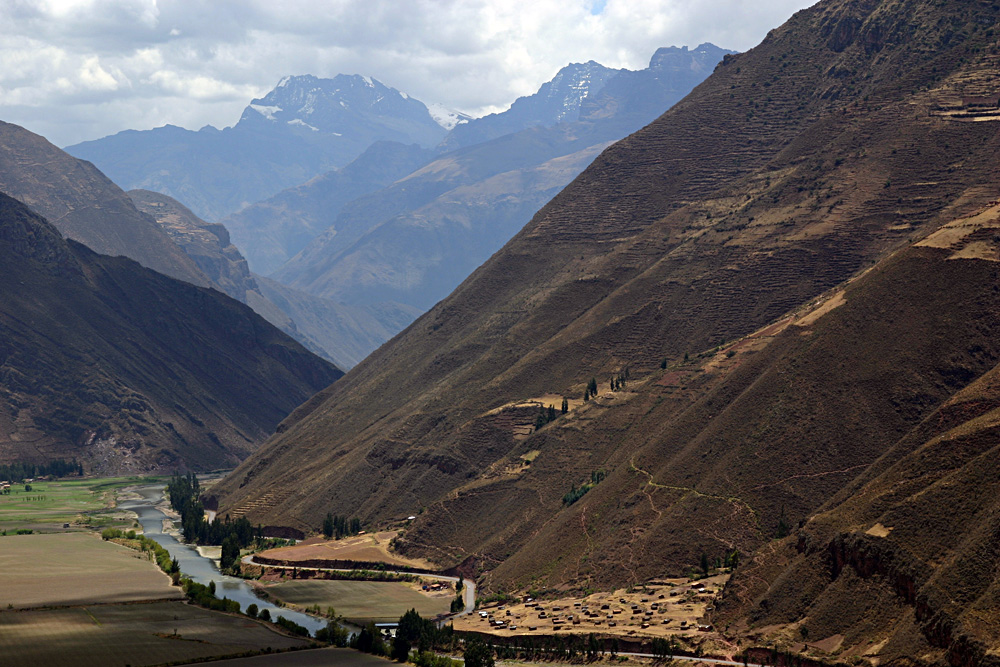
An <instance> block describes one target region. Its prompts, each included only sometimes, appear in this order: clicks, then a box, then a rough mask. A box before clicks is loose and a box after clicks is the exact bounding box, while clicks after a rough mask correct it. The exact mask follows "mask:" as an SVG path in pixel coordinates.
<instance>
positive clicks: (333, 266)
mask: <svg viewBox="0 0 1000 667" xmlns="http://www.w3.org/2000/svg"><path fill="white" fill-rule="evenodd" d="M726 53H728V52H727V51H725V50H724V49H719V48H718V47H714V46H712V45H703V47H699V49H698V50H696V51H694V52H689V51H688V50H687V49H686V48H684V49H675V48H671V49H660V50H659V51H657V54H656V55H655V56H654V57H653V59H652V61H651V64H650V68H648V69H645V70H641V71H638V72H626V71H621V72H617V71H614V70H606V69H605V68H601V67H600V66H599V65H596V64H590V65H588V66H586V67H585V66H570V67H568V68H566V69H564V70H563V71H562V72H560V74H559V75H558V76H557V77H556V78H555V79H553V80H552V81H550V82H548V83H546V84H545V85H544V86H543V87H542V90H540V91H539V92H538V93H537V94H536V95H534V96H532V97H530V98H522V99H521V100H518V102H516V103H515V104H514V106H512V107H511V109H510V110H509V111H507V112H504V114H500V115H498V116H496V117H493V116H488V117H486V118H485V119H480V120H475V121H470V122H469V123H468V124H465V125H460V126H457V127H456V128H455V129H454V130H453V131H452V135H454V134H455V133H456V132H459V130H460V129H463V128H472V129H470V132H473V134H468V135H465V136H468V137H472V136H479V137H480V138H485V137H488V136H492V130H490V131H487V130H485V129H484V130H482V131H481V132H480V130H474V128H475V127H479V124H481V123H486V126H485V127H488V128H493V129H494V130H496V134H499V133H501V130H502V131H510V130H514V129H521V128H522V127H527V128H530V129H523V130H521V131H519V132H513V133H509V134H506V135H504V136H501V137H499V138H496V139H493V140H491V141H487V142H485V143H480V144H477V145H474V146H469V147H467V148H463V149H460V150H456V151H452V152H450V153H446V154H445V155H442V156H440V157H438V158H437V159H435V160H434V161H433V162H430V163H429V164H427V165H425V166H423V167H421V168H420V169H418V170H416V171H414V172H413V173H412V174H409V175H407V176H406V177H405V178H400V179H399V180H398V181H397V182H395V183H393V184H392V185H390V186H389V187H387V188H384V189H382V190H379V191H378V192H374V193H372V194H371V195H368V196H365V197H360V198H358V199H356V200H355V201H353V202H351V203H349V204H347V205H345V206H343V208H341V209H340V211H339V213H337V214H336V216H335V217H334V215H333V214H334V210H332V209H331V210H330V212H329V213H328V216H329V217H328V224H329V225H330V226H329V229H328V230H327V231H326V232H324V233H323V234H322V235H321V236H319V237H318V238H317V239H316V240H315V241H313V242H311V243H310V244H309V245H308V246H307V247H306V248H305V249H303V250H302V252H301V253H300V254H299V255H297V256H296V257H294V258H292V259H291V260H290V261H289V262H288V263H287V264H286V265H285V266H283V267H282V268H281V269H280V270H278V271H277V272H276V273H275V274H274V277H275V278H276V279H278V280H280V281H282V282H284V283H286V284H289V285H292V286H294V287H296V288H298V289H301V290H304V291H307V292H310V293H312V294H316V295H318V296H322V297H325V298H328V299H334V300H340V301H346V302H349V303H356V304H369V303H374V302H380V301H384V300H391V301H396V302H402V303H405V304H408V305H410V306H413V307H416V308H419V309H421V310H426V309H427V308H429V307H430V306H431V305H433V304H435V303H436V302H438V301H439V300H441V299H442V298H444V297H445V296H446V295H447V294H448V293H449V292H451V290H453V289H454V288H455V287H456V286H457V285H458V284H459V283H460V282H461V281H462V280H463V279H464V278H465V277H466V276H468V275H469V273H471V271H472V270H473V269H474V268H475V267H477V266H479V265H480V264H481V263H482V262H484V261H485V260H486V259H487V258H488V257H489V256H490V255H492V254H493V253H494V252H496V251H497V250H499V249H500V247H502V245H503V244H504V243H505V242H506V241H507V240H509V239H510V238H511V237H512V236H513V235H514V234H515V233H516V232H517V231H519V230H520V229H521V228H522V227H523V226H524V225H525V224H526V223H527V222H528V220H530V218H531V216H532V215H533V214H534V213H535V212H536V211H537V210H538V209H539V208H540V207H541V206H542V205H543V204H544V203H545V202H547V201H548V200H549V199H551V197H552V196H553V195H554V194H555V193H556V192H558V191H559V190H561V189H562V187H563V186H565V185H566V184H567V183H569V182H570V181H571V180H572V179H573V178H574V177H575V176H576V175H577V174H578V173H579V172H580V171H581V170H582V169H583V168H584V167H585V166H587V165H588V164H589V163H590V162H591V161H592V160H593V159H594V157H596V155H597V154H598V153H599V152H600V151H601V150H603V149H604V148H605V147H606V146H607V145H608V144H609V143H610V142H612V141H616V140H618V139H620V138H622V137H624V136H626V135H627V134H629V133H630V132H634V131H635V130H637V129H639V128H640V127H642V126H643V125H645V124H646V123H648V122H649V121H651V120H653V119H654V118H655V117H656V116H657V115H659V114H660V113H662V112H663V111H665V110H666V109H667V108H669V107H670V105H671V104H673V103H675V102H676V101H677V100H679V99H681V98H682V97H683V96H684V95H685V94H687V93H688V92H689V91H690V90H691V89H692V88H693V87H694V86H695V85H696V84H697V83H698V82H700V81H701V80H703V79H704V78H705V77H706V76H708V74H709V72H710V70H711V68H712V67H713V66H714V65H715V64H716V63H718V62H719V61H720V60H721V59H722V57H723V56H724V55H725V54H726ZM684 66H686V68H687V69H685V67H684ZM601 72H603V74H601ZM612 75H614V76H612ZM626 75H628V76H626ZM623 77H625V78H624V79H623ZM619 80H622V81H623V82H622V83H621V84H620V85H618V86H617V87H616V88H615V89H614V92H606V93H605V92H600V93H599V92H598V91H605V90H607V89H608V87H610V86H611V85H612V84H611V83H607V84H605V81H611V82H617V81H619ZM595 95H596V96H597V97H598V98H599V100H600V102H599V103H598V104H596V105H591V104H590V102H589V101H590V100H591V98H592V97H595ZM583 109H586V112H585V113H584V112H583V111H582V110H583ZM581 114H583V115H581ZM491 118H492V119H493V120H489V119H491ZM476 132H479V134H476ZM452 135H449V136H452ZM301 194H302V195H303V197H304V199H303V200H302V201H303V202H308V201H312V200H315V199H316V196H315V195H312V194H311V193H310V188H309V187H308V186H307V187H304V188H302V189H301ZM319 194H320V195H321V194H322V190H320V192H319ZM300 206H301V205H300Z"/></svg>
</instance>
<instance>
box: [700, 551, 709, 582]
mask: <svg viewBox="0 0 1000 667" xmlns="http://www.w3.org/2000/svg"><path fill="white" fill-rule="evenodd" d="M701 570H702V572H704V573H705V576H706V577H707V576H708V570H709V564H708V556H706V555H705V554H704V552H703V553H702V554H701Z"/></svg>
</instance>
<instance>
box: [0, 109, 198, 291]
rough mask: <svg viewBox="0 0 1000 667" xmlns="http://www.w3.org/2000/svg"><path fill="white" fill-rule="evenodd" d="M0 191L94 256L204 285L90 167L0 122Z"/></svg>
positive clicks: (157, 231) (163, 236)
mask: <svg viewBox="0 0 1000 667" xmlns="http://www.w3.org/2000/svg"><path fill="white" fill-rule="evenodd" d="M0 192H4V193H6V194H8V195H10V196H12V197H14V198H15V199H18V200H20V201H22V202H24V203H25V204H27V205H28V206H30V207H31V208H32V209H34V211H35V212H36V213H38V214H39V215H41V216H43V217H45V218H47V219H49V220H51V221H52V224H53V225H55V226H56V228H57V229H58V230H59V231H60V232H62V233H63V235H64V236H66V237H67V238H71V239H73V240H75V241H79V242H80V243H83V244H84V245H86V246H88V247H90V248H91V249H93V250H95V251H96V252H99V253H102V254H105V255H124V256H126V257H130V258H132V259H134V260H136V261H137V262H139V263H140V264H142V265H143V266H147V267H149V268H151V269H155V270H156V271H159V272H160V273H164V274H166V275H168V276H172V277H174V278H179V279H180V280H186V281H187V282H190V283H193V284H195V285H202V286H205V285H208V282H209V281H208V278H207V277H206V276H205V274H204V273H202V272H201V271H200V270H199V269H198V267H197V266H196V265H195V263H194V262H193V261H191V259H190V258H189V257H188V256H187V255H185V254H184V252H183V251H182V250H181V249H180V248H178V247H177V246H176V245H175V244H174V243H173V242H172V241H171V240H170V238H169V237H168V236H167V235H166V234H165V233H163V231H162V230H161V229H160V228H159V227H158V226H157V225H156V223H155V222H153V221H152V220H151V219H150V218H148V217H146V216H144V215H142V214H141V213H139V211H137V210H136V208H135V206H134V205H133V204H132V202H131V200H129V198H128V196H127V195H126V194H125V193H124V192H122V191H121V189H120V188H118V187H117V186H115V184H114V183H112V182H111V181H109V180H108V179H107V177H105V176H104V174H102V173H101V172H99V171H98V170H97V169H95V168H94V166H93V165H92V164H90V163H88V162H84V161H82V160H77V159H76V158H74V157H73V156H71V155H69V154H67V153H65V152H63V151H61V150H59V149H58V148H56V147H55V146H53V145H52V144H50V143H49V142H48V141H46V140H45V138H44V137H40V136H38V135H37V134H33V133H31V132H29V131H27V130H25V129H24V128H23V127H19V126H17V125H12V124H10V123H4V122H2V121H0Z"/></svg>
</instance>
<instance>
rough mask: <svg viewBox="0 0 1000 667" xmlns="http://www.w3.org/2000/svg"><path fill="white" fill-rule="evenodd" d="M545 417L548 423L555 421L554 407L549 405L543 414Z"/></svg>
mask: <svg viewBox="0 0 1000 667" xmlns="http://www.w3.org/2000/svg"><path fill="white" fill-rule="evenodd" d="M545 416H546V417H547V418H548V420H549V421H550V422H551V421H555V419H556V406H554V405H550V406H549V409H548V411H547V412H546V414H545Z"/></svg>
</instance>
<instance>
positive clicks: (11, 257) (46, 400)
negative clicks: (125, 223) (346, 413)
mask: <svg viewBox="0 0 1000 667" xmlns="http://www.w3.org/2000/svg"><path fill="white" fill-rule="evenodd" d="M0 261H2V263H3V267H4V271H3V272H2V273H0V296H2V298H0V332H2V335H0V462H5V463H6V462H12V461H26V462H41V461H45V460H51V459H72V458H75V459H77V460H78V461H80V463H82V464H83V465H84V467H85V468H86V469H87V471H88V472H95V473H100V474H120V473H140V472H151V471H155V472H160V473H167V472H173V471H176V470H178V469H194V470H211V469H217V468H220V467H227V466H232V465H234V464H236V463H237V462H238V461H240V460H242V459H243V458H244V457H246V456H247V455H248V454H249V453H250V451H251V450H253V449H254V448H255V447H256V446H257V445H258V444H259V443H260V442H261V441H263V440H264V439H265V438H266V437H267V436H268V435H269V434H270V433H272V432H273V429H274V427H275V425H276V424H277V423H278V422H279V421H280V420H281V419H282V418H283V417H285V416H286V415H287V414H288V413H289V412H290V411H291V410H292V409H293V408H294V407H295V406H296V405H298V404H299V403H301V402H302V401H303V400H305V399H306V398H307V397H308V396H310V395H311V394H312V393H314V392H315V391H317V390H318V389H320V388H322V387H325V386H326V385H327V384H329V383H330V382H333V381H334V380H336V379H337V378H338V377H339V376H340V375H341V372H340V371H339V370H338V369H336V368H335V367H334V366H332V365H331V364H328V363H327V362H325V361H323V360H322V359H320V358H319V357H316V356H315V355H313V354H311V353H309V352H308V351H306V350H305V349H304V348H303V347H302V346H301V345H299V344H298V343H296V342H295V341H293V340H292V339H290V338H289V337H288V336H286V335H284V334H282V333H281V332H280V331H278V330H277V329H275V328H274V327H272V326H271V325H269V324H267V322H265V321H264V320H263V319H262V318H260V317H259V316H257V315H256V314H255V313H254V312H253V311H251V310H250V309H249V308H248V307H246V306H244V305H242V304H240V303H238V302H236V301H235V300H233V299H230V298H229V297H227V296H225V295H223V294H222V293H221V292H218V291H216V290H212V289H206V288H201V287H196V286H194V285H191V284H188V283H185V282H182V281H179V280H175V279H173V278H168V277H167V276H164V275H162V274H160V273H157V272H155V271H152V270H149V269H146V268H143V267H141V266H139V265H138V264H137V263H136V262H134V261H132V260H130V259H126V258H123V257H107V256H104V255H98V254H96V253H94V252H93V251H91V250H89V249H88V248H86V247H85V246H83V245H81V244H79V243H76V242H74V241H66V240H64V239H63V238H61V237H60V235H59V232H58V231H56V229H55V228H54V227H53V226H51V225H49V224H48V223H47V222H46V221H45V220H44V219H42V218H40V217H39V216H38V215H36V214H35V213H33V212H32V211H30V210H29V209H28V208H27V207H26V206H25V205H23V204H21V203H20V202H17V201H16V200H14V199H12V198H10V197H7V196H6V195H0Z"/></svg>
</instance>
